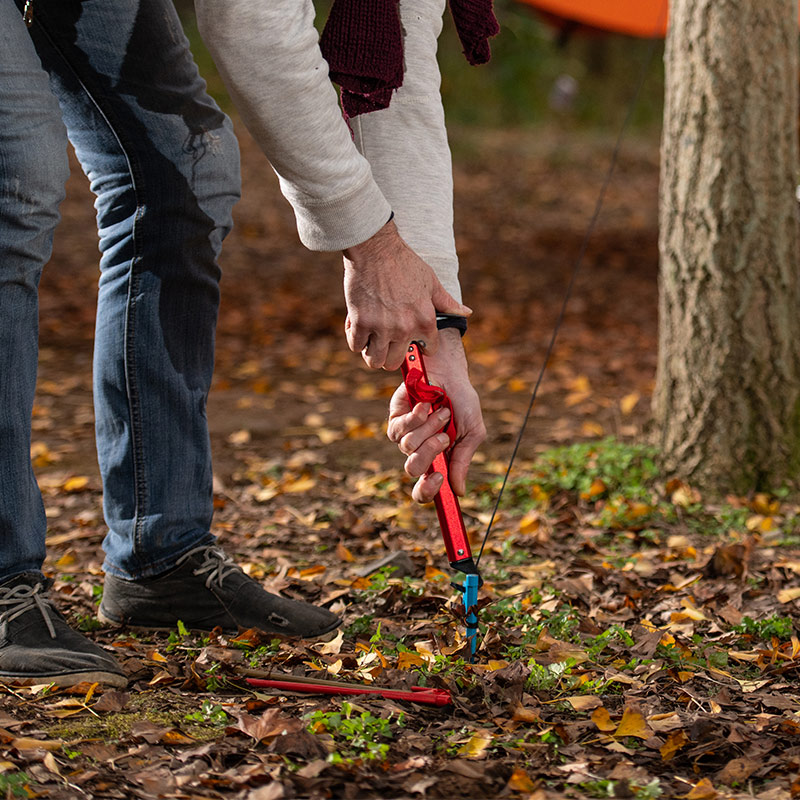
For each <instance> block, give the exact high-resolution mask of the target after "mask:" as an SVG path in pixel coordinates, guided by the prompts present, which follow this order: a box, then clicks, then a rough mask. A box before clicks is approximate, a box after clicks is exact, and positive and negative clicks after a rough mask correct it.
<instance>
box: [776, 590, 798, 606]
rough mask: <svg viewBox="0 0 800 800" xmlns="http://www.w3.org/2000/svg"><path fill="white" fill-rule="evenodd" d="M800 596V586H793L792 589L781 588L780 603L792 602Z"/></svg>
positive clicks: (779, 593)
mask: <svg viewBox="0 0 800 800" xmlns="http://www.w3.org/2000/svg"><path fill="white" fill-rule="evenodd" d="M798 597H800V586H793V587H792V588H791V589H781V590H780V591H779V592H778V602H779V603H791V602H792V600H797V598H798Z"/></svg>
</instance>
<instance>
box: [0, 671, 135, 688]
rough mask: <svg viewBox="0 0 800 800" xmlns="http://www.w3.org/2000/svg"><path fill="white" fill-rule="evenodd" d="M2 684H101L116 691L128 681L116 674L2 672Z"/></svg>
mask: <svg viewBox="0 0 800 800" xmlns="http://www.w3.org/2000/svg"><path fill="white" fill-rule="evenodd" d="M0 683H10V684H13V685H14V686H38V685H40V684H43V683H54V684H56V686H61V687H69V686H75V685H76V684H79V683H101V684H103V685H104V686H111V687H113V688H114V689H124V688H125V687H126V686H127V685H128V679H127V678H126V677H125V676H124V675H119V674H118V673H116V672H103V671H97V672H65V673H64V674H62V675H9V674H7V673H3V672H0Z"/></svg>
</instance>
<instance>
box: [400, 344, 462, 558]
mask: <svg viewBox="0 0 800 800" xmlns="http://www.w3.org/2000/svg"><path fill="white" fill-rule="evenodd" d="M403 380H404V381H405V385H406V391H407V392H408V398H409V400H410V401H411V407H412V408H413V407H414V406H416V405H417V404H418V403H430V405H431V413H433V412H435V411H438V410H439V409H440V408H449V409H450V419H448V420H447V423H446V424H445V425H444V427H443V428H442V431H443V432H444V433H446V434H447V435H448V436H449V437H450V446H449V447H448V448H447V449H446V450H445V451H444V452H443V453H440V454H439V455H438V456H436V458H435V459H434V460H433V464H431V467H430V469H429V470H428V473H427V474H430V473H432V472H441V473H442V475H443V476H444V480H443V481H442V488H441V489H440V490H439V493H438V494H437V495H436V497H435V498H434V501H433V502H434V504H435V506H436V514H437V515H438V517H439V525H440V527H441V529H442V538H443V539H444V546H445V549H446V550H447V559H448V561H449V562H450V566H452V567H453V569H457V570H459V571H460V572H465V573H474V572H476V569H475V564H474V562H473V560H472V550H471V549H470V546H469V539H468V538H467V531H466V528H465V527H464V518H463V516H462V515H461V507H460V506H459V504H458V498H457V497H456V494H455V492H454V491H453V487H452V486H451V485H450V473H449V466H450V448H452V446H453V445H454V444H455V441H456V424H455V419H454V415H453V406H452V404H451V402H450V398H449V397H448V396H447V393H446V392H445V391H444V389H441V388H440V387H438V386H432V385H431V384H430V383H429V381H428V374H427V372H426V371H425V362H424V360H423V358H422V352H421V351H420V348H419V345H418V344H417V343H416V342H412V343H411V344H410V345H409V347H408V352H407V353H406V358H405V361H404V362H403Z"/></svg>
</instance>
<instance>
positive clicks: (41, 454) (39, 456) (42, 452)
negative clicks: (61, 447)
mask: <svg viewBox="0 0 800 800" xmlns="http://www.w3.org/2000/svg"><path fill="white" fill-rule="evenodd" d="M55 460H56V457H55V456H54V455H53V454H52V453H51V452H50V451H49V450H48V449H47V445H46V444H45V443H44V442H34V443H33V444H32V445H31V461H32V462H33V466H34V467H36V469H41V468H42V467H48V466H50V464H52V463H53V462H54V461H55Z"/></svg>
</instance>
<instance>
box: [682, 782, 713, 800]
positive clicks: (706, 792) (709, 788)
mask: <svg viewBox="0 0 800 800" xmlns="http://www.w3.org/2000/svg"><path fill="white" fill-rule="evenodd" d="M683 797H685V798H686V800H714V798H715V797H718V794H717V790H716V789H715V788H714V785H713V784H712V783H711V781H710V780H709V779H708V778H703V779H702V780H701V781H700V782H699V783H696V784H695V785H694V786H693V787H692V790H691V791H690V792H689V794H685V795H683Z"/></svg>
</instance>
